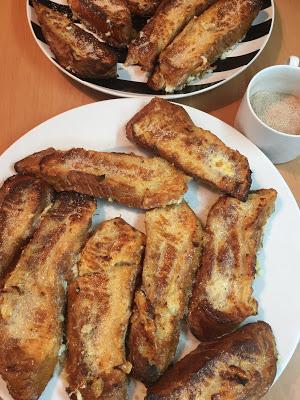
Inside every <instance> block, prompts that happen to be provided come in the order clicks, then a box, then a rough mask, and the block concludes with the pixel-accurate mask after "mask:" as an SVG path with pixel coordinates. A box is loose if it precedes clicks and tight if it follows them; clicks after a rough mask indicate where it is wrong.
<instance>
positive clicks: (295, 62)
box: [287, 56, 300, 67]
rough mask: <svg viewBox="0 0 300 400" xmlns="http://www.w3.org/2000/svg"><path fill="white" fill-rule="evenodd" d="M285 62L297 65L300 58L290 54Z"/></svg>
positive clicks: (299, 62)
mask: <svg viewBox="0 0 300 400" xmlns="http://www.w3.org/2000/svg"><path fill="white" fill-rule="evenodd" d="M287 64H288V65H290V66H291V67H299V64H300V60H299V57H297V56H290V57H289V59H288V61H287Z"/></svg>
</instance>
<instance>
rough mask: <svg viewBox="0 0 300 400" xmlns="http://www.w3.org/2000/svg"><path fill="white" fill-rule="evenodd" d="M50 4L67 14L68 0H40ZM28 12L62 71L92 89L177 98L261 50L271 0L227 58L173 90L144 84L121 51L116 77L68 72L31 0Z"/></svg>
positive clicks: (236, 69) (224, 77)
mask: <svg viewBox="0 0 300 400" xmlns="http://www.w3.org/2000/svg"><path fill="white" fill-rule="evenodd" d="M43 3H46V4H47V5H48V6H49V7H51V6H52V7H53V6H55V7H56V8H58V9H59V10H60V11H62V12H63V13H67V14H70V9H69V7H68V5H67V0H55V1H50V0H43ZM27 16H28V22H29V25H30V28H31V31H32V34H33V36H34V38H35V40H36V42H37V43H38V45H39V46H40V48H41V49H42V51H43V52H44V53H45V54H46V56H47V57H48V58H49V60H50V61H51V62H53V64H55V65H56V67H58V68H59V69H60V70H61V71H63V72H64V73H65V74H67V75H68V76H70V77H71V78H73V79H75V80H76V81H77V82H80V83H82V84H83V85H85V86H88V87H90V88H92V89H95V90H98V91H101V92H104V93H108V94H111V95H114V96H121V97H135V96H145V95H148V96H151V95H156V96H160V97H164V98H166V99H167V98H168V99H176V98H181V97H186V96H191V95H195V94H198V93H203V92H206V91H208V90H211V89H213V88H216V87H218V86H220V85H222V84H223V83H225V82H227V81H229V80H230V79H232V78H234V77H235V76H237V75H238V74H240V73H241V72H242V71H244V70H245V69H246V68H247V67H248V66H249V65H250V64H251V63H252V62H253V61H254V60H255V59H256V58H257V57H258V55H259V54H260V53H261V51H262V50H263V48H264V47H265V45H266V44H267V42H268V40H269V38H270V35H271V32H272V28H273V23H274V0H264V1H263V6H262V9H261V11H260V13H259V15H258V16H257V18H256V19H255V20H254V21H253V23H252V26H251V28H250V29H249V31H248V33H247V35H246V36H245V38H244V39H243V40H242V41H241V42H240V43H239V44H238V45H237V46H235V47H234V49H233V50H232V51H231V52H230V53H229V54H227V56H226V58H224V57H223V58H222V59H219V60H218V61H217V62H216V63H215V64H214V65H213V70H212V72H209V73H207V74H206V75H205V76H204V77H202V78H201V79H195V80H193V81H191V82H190V83H189V84H188V85H187V86H186V87H185V88H183V89H181V90H179V91H176V92H174V93H172V94H165V93H164V92H156V91H154V90H152V89H151V88H149V87H148V86H147V83H146V82H147V75H146V74H145V73H144V72H143V71H141V69H140V68H139V67H137V66H131V67H126V66H125V65H124V64H123V62H121V61H122V60H123V59H124V55H122V54H120V60H119V61H120V62H118V78H113V79H108V80H107V79H105V80H104V79H99V80H96V81H95V80H84V79H80V78H78V77H77V76H75V75H73V74H72V73H71V72H69V71H67V70H65V69H64V68H63V67H61V66H60V65H59V64H58V63H57V61H56V60H55V58H54V56H53V53H52V52H51V50H50V48H49V46H48V45H47V44H46V41H45V39H44V37H43V34H42V32H41V28H40V26H39V23H38V21H37V18H36V15H35V12H34V9H33V7H32V4H31V0H27Z"/></svg>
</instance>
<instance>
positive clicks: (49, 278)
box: [0, 99, 277, 400]
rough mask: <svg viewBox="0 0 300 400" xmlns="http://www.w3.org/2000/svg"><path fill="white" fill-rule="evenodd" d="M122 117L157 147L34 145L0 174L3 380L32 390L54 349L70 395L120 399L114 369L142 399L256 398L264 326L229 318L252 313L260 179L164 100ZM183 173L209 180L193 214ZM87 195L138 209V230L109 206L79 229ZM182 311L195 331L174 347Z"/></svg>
mask: <svg viewBox="0 0 300 400" xmlns="http://www.w3.org/2000/svg"><path fill="white" fill-rule="evenodd" d="M126 132H127V136H128V138H129V139H130V140H132V141H134V142H136V143H137V144H139V145H142V146H145V147H147V148H148V149H150V150H153V151H155V152H156V153H158V155H159V156H160V157H162V158H160V157H157V156H156V157H152V158H151V157H141V156H136V155H134V154H124V153H107V152H98V151H92V150H84V149H78V148H75V149H70V150H55V149H54V148H48V149H45V150H42V151H40V152H38V153H35V154H32V155H29V156H28V157H26V158H24V159H22V160H20V161H18V162H17V163H16V164H15V169H16V171H17V172H18V174H17V175H15V176H13V177H11V178H9V179H7V181H6V182H5V183H4V184H3V186H2V188H1V190H0V227H1V235H2V236H1V240H0V279H1V282H2V286H3V288H2V290H1V291H0V337H1V343H0V373H1V375H2V377H3V378H4V380H5V381H6V382H7V386H8V390H9V392H10V393H11V395H12V396H13V397H14V398H15V399H16V400H20V399H22V400H35V399H37V398H39V397H40V396H41V394H42V392H43V390H44V389H45V387H46V385H47V383H48V381H49V380H50V379H51V377H52V375H53V373H54V370H55V367H56V365H57V363H58V362H60V363H62V364H63V367H64V375H65V380H66V383H67V388H66V389H67V393H68V395H69V398H70V399H72V400H78V399H80V400H113V399H114V400H126V399H127V383H128V378H129V377H130V376H132V377H134V378H136V379H138V380H141V381H142V382H143V383H144V384H145V385H146V386H147V390H148V391H147V395H146V399H149V400H163V399H164V400H177V399H178V400H179V399H180V400H183V399H191V398H201V399H204V400H212V399H220V400H222V399H224V400H227V399H230V400H238V399H242V398H243V399H253V400H254V399H259V398H261V397H262V396H263V395H264V394H265V393H266V392H267V390H268V389H269V387H270V386H271V384H272V382H273V380H274V377H275V374H276V358H277V353H276V345H275V339H274V336H273V333H272V330H271V327H270V326H269V325H268V324H267V323H265V322H255V323H252V324H248V325H246V326H244V327H241V328H239V325H240V324H241V323H243V321H244V320H245V319H246V318H247V317H248V316H250V315H255V314H257V309H258V303H257V301H256V300H255V299H254V298H253V293H252V283H253V280H254V278H255V272H256V270H255V266H256V254H257V251H258V249H259V246H260V244H261V241H262V232H263V228H264V225H265V224H266V222H267V220H268V217H269V216H270V214H271V212H272V210H273V208H274V203H275V200H276V191H275V190H274V189H259V190H255V191H249V189H250V184H251V179H250V173H251V172H250V169H249V164H248V161H247V159H246V158H245V157H244V156H243V155H241V154H240V153H238V152H237V151H235V150H233V149H230V148H229V147H227V146H226V145H225V144H224V143H223V142H222V141H221V140H220V139H219V138H217V136H215V135H214V134H213V133H211V132H208V131H205V130H203V129H201V128H199V127H197V126H195V125H194V124H193V122H192V120H191V119H190V117H189V115H188V114H187V113H186V112H185V110H184V109H183V108H182V107H180V106H178V105H174V104H171V103H168V102H167V101H165V100H160V99H153V100H151V101H150V103H149V104H148V105H146V106H145V107H144V108H143V109H142V110H141V111H140V112H138V113H137V114H136V115H135V116H133V118H132V119H131V120H130V121H129V122H128V124H127V127H126ZM190 177H195V178H196V179H197V180H198V181H199V180H200V181H201V182H204V183H205V184H207V183H208V184H209V185H212V186H213V187H214V189H216V190H219V191H220V192H225V195H222V196H221V197H220V198H219V199H218V200H217V201H216V202H215V204H214V205H213V206H212V208H211V210H210V212H209V215H208V218H207V222H206V226H205V227H204V229H203V228H202V225H201V223H200V220H199V218H198V217H197V215H196V214H195V213H194V211H193V210H192V209H191V208H190V207H189V205H188V204H187V203H186V202H185V201H184V200H183V199H182V197H183V195H184V193H185V191H186V190H187V183H188V181H189V180H190V179H191V178H190ZM97 197H101V198H104V199H107V200H109V201H111V200H113V201H115V202H117V203H120V204H123V205H126V206H130V207H136V208H141V209H145V210H147V211H146V213H145V230H146V236H145V235H144V234H143V233H141V232H139V231H137V230H136V229H135V228H133V227H132V226H130V225H129V224H128V223H127V222H125V221H124V220H123V219H122V218H121V217H118V218H114V219H111V220H108V221H102V222H101V223H100V224H99V225H98V226H96V227H94V228H93V231H91V221H92V217H93V215H94V212H95V210H96V198H97ZM16 219H17V220H18V226H17V227H16V228H15V229H13V225H14V224H15V221H16ZM65 318H66V324H64V323H63V321H64V319H65ZM183 323H186V324H187V326H189V328H190V329H191V331H192V333H193V334H194V335H195V336H196V337H197V338H198V339H200V340H201V341H202V343H201V344H200V345H199V346H198V347H197V349H196V350H194V351H193V352H192V353H190V354H188V355H187V356H186V357H185V358H183V359H182V360H180V361H179V362H175V361H176V356H175V354H176V350H178V344H179V335H180V330H181V324H183ZM237 328H238V329H237ZM236 329H237V330H236ZM62 346H66V348H67V350H66V357H65V359H64V360H60V357H59V354H60V352H61V349H62ZM130 400H131V399H130Z"/></svg>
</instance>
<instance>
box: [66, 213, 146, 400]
mask: <svg viewBox="0 0 300 400" xmlns="http://www.w3.org/2000/svg"><path fill="white" fill-rule="evenodd" d="M143 248H144V235H143V234H142V233H140V232H138V231H137V230H135V229H134V228H132V227H131V226H130V225H128V224H127V223H126V222H125V221H123V220H122V219H121V218H115V219H113V220H110V221H105V222H103V223H102V224H101V225H100V226H99V228H98V229H97V231H96V232H95V234H94V235H93V236H92V237H91V238H90V239H89V241H88V242H87V244H86V246H85V248H84V250H83V251H82V253H81V258H80V262H79V274H80V277H79V278H77V279H76V280H75V281H74V282H73V283H72V284H71V285H70V287H69V290H68V322H67V339H68V355H67V361H66V370H67V373H68V381H69V387H68V392H69V393H70V397H71V398H72V399H73V398H74V399H75V400H76V399H78V392H80V394H81V396H82V398H84V399H86V400H100V399H101V400H104V399H105V400H108V399H111V400H113V399H114V400H125V399H126V381H127V374H128V373H129V372H130V370H131V365H130V363H128V362H127V361H126V357H125V336H126V331H127V325H128V320H129V316H130V312H131V302H132V297H133V291H134V287H135V280H136V277H137V274H138V272H139V270H140V263H141V257H142V253H143Z"/></svg>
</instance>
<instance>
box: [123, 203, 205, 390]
mask: <svg viewBox="0 0 300 400" xmlns="http://www.w3.org/2000/svg"><path fill="white" fill-rule="evenodd" d="M146 233H147V237H146V254H145V260H144V266H143V275H142V286H141V288H140V289H139V290H138V291H137V292H136V294H135V307H134V311H133V315H132V317H131V321H130V323H131V325H130V333H129V343H128V347H129V356H128V357H129V361H130V362H131V363H132V365H133V374H134V375H135V376H136V377H137V378H138V379H140V380H142V381H143V382H145V383H150V382H154V381H155V380H157V379H158V378H159V376H160V375H161V374H162V373H163V372H164V371H165V369H166V368H167V367H168V365H169V364H170V362H171V361H172V359H173V357H174V355H175V351H176V347H177V344H178V339H179V324H180V321H181V319H182V318H183V317H184V315H185V313H186V311H187V303H188V300H189V297H190V294H191V289H192V283H193V280H194V276H195V273H196V269H197V268H198V266H199V262H200V255H201V247H202V243H201V242H202V228H201V224H200V222H199V220H198V219H197V217H196V216H195V214H194V213H193V211H192V210H191V209H190V208H189V207H188V205H187V204H186V203H182V204H181V205H173V206H168V207H165V208H163V209H155V210H152V211H148V212H147V213H146Z"/></svg>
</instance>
